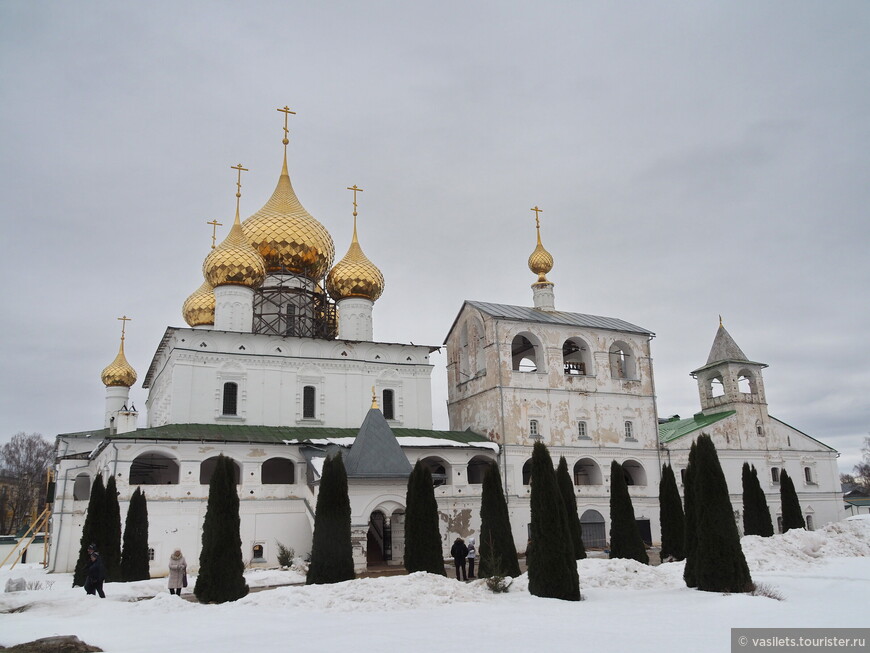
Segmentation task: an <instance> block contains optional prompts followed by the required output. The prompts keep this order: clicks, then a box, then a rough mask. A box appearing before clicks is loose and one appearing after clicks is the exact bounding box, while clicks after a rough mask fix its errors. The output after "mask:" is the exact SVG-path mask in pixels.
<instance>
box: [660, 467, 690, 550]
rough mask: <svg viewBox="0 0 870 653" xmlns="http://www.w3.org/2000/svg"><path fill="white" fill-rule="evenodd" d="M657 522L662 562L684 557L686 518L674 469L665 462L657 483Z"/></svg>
mask: <svg viewBox="0 0 870 653" xmlns="http://www.w3.org/2000/svg"><path fill="white" fill-rule="evenodd" d="M659 522H660V523H661V526H662V550H661V553H660V556H661V559H662V562H665V561H666V560H668V559H673V560H682V559H683V558H685V557H686V554H685V546H686V520H685V516H684V515H683V503H682V501H681V500H680V491H679V490H678V489H677V480H676V478H674V470H673V469H672V468H671V466H670V465H668V464H667V463H666V464H664V465H662V480H661V482H660V483H659Z"/></svg>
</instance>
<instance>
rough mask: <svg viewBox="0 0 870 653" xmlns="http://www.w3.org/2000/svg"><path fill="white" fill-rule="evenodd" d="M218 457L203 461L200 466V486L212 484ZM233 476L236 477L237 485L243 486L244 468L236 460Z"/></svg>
mask: <svg viewBox="0 0 870 653" xmlns="http://www.w3.org/2000/svg"><path fill="white" fill-rule="evenodd" d="M217 461H218V457H217V456H212V457H211V458H207V459H205V460H203V461H202V463H200V465H199V483H200V485H208V484H209V483H211V477H212V475H213V474H214V469H215V467H216V466H217ZM233 475H234V476H235V481H236V485H241V484H242V468H241V467H240V466H239V463H237V462H236V461H235V460H233Z"/></svg>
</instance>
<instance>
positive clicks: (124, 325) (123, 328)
mask: <svg viewBox="0 0 870 653" xmlns="http://www.w3.org/2000/svg"><path fill="white" fill-rule="evenodd" d="M118 319H119V320H121V340H124V335H125V333H126V332H127V322H130V321H132V319H133V318H132V317H127V316H126V315H122V316H121V317H119V318H118Z"/></svg>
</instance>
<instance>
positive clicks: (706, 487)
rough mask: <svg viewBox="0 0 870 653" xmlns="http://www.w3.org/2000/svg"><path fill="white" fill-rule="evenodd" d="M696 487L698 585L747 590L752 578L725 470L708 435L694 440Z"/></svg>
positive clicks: (709, 588)
mask: <svg viewBox="0 0 870 653" xmlns="http://www.w3.org/2000/svg"><path fill="white" fill-rule="evenodd" d="M692 483H693V486H694V488H693V489H694V491H695V519H696V531H697V536H696V537H697V548H696V550H695V558H696V563H695V573H696V575H697V580H698V589H699V590H704V591H707V592H750V591H752V578H751V576H750V575H749V567H748V566H747V564H746V558H745V557H744V556H743V549H741V548H740V534H739V533H738V532H737V523H736V522H735V521H734V510H733V507H732V506H731V500H730V498H729V494H728V485H727V483H726V482H725V474H724V473H723V472H722V466H721V465H720V463H719V456H718V454H717V453H716V447H715V445H714V444H713V440H712V439H711V438H710V436H709V435H706V434H703V433H702V434H701V435H700V436H699V437H698V440H697V449H696V460H695V466H694V469H693V472H692Z"/></svg>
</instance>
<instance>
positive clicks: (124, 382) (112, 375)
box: [100, 336, 136, 388]
mask: <svg viewBox="0 0 870 653" xmlns="http://www.w3.org/2000/svg"><path fill="white" fill-rule="evenodd" d="M100 378H101V379H102V381H103V385H105V386H106V387H107V388H109V387H113V386H120V387H124V388H129V387H130V386H132V385H133V384H134V383H136V370H134V369H133V367H132V366H131V365H130V363H128V362H127V357H126V356H124V338H123V336H122V337H121V348H120V349H119V350H118V355H117V356H115V360H113V361H112V362H111V363H110V364H109V366H108V367H106V369H104V370H103V373H102V374H101V375H100Z"/></svg>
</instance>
